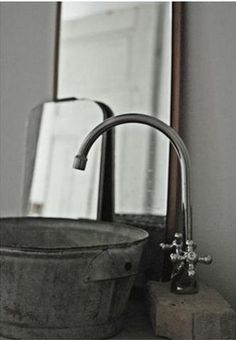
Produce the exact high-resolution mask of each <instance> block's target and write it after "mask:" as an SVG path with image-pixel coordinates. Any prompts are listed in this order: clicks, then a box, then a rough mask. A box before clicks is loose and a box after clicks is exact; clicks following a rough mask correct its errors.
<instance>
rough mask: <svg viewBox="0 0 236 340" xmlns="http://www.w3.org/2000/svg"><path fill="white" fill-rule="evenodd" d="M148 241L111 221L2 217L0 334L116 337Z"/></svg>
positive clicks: (138, 232)
mask: <svg viewBox="0 0 236 340" xmlns="http://www.w3.org/2000/svg"><path fill="white" fill-rule="evenodd" d="M147 237H148V234H147V233H146V232H145V231H143V230H141V229H138V228H134V227H131V226H126V225H122V224H115V223H114V224H113V223H103V222H96V221H90V220H70V219H54V218H53V219H52V218H27V217H26V218H23V217H22V218H2V219H0V265H1V267H0V274H1V275H0V287H1V289H0V308H1V309H0V336H2V337H3V339H4V338H10V339H31V340H32V339H79V338H83V339H85V338H89V339H92V338H106V337H110V336H112V335H114V334H116V333H117V332H119V330H120V329H121V327H122V321H123V318H124V313H125V307H126V304H127V301H128V297H129V294H130V290H131V287H132V285H133V282H134V279H135V274H136V273H137V272H138V265H139V260H140V257H141V254H142V250H143V246H144V244H145V241H146V239H147Z"/></svg>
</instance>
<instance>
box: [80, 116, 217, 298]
mask: <svg viewBox="0 0 236 340" xmlns="http://www.w3.org/2000/svg"><path fill="white" fill-rule="evenodd" d="M126 123H139V124H144V125H148V126H151V127H153V128H155V129H157V130H159V131H161V132H162V133H163V134H164V135H166V137H167V138H168V139H169V140H170V142H171V144H172V145H173V147H174V149H175V151H176V153H177V155H178V158H179V161H180V171H181V199H182V209H183V224H184V225H183V235H182V234H179V233H177V234H175V239H174V241H173V242H172V244H161V245H160V246H161V247H162V249H164V250H170V251H171V254H170V259H171V261H172V263H173V264H174V269H173V272H172V276H171V290H172V291H173V292H175V293H183V294H193V293H196V292H197V291H198V288H197V281H196V269H195V268H196V264H197V263H198V262H201V263H206V264H209V263H211V262H212V258H211V256H207V257H200V256H199V255H198V254H197V253H196V252H195V249H196V245H195V244H194V242H193V240H192V216H191V200H190V177H191V175H190V173H191V169H190V158H189V154H188V150H187V148H186V146H185V144H184V142H183V140H182V139H181V138H180V136H179V135H178V133H177V132H176V131H175V130H174V129H172V128H171V127H170V126H168V125H167V124H165V123H164V122H162V121H161V120H159V119H157V118H155V117H153V116H150V115H145V114H137V113H128V114H122V115H119V116H115V117H111V118H108V119H106V120H105V121H103V122H102V123H101V124H99V125H97V126H96V127H95V128H94V129H93V130H92V131H91V132H90V133H89V134H88V135H87V137H86V138H85V139H84V141H83V143H82V145H81V146H80V149H79V152H78V154H77V155H76V156H75V160H74V165H73V167H74V168H76V169H80V170H84V169H85V167H86V162H87V155H88V152H89V150H90V148H91V147H92V145H93V143H94V142H95V141H96V140H97V138H98V137H99V136H101V135H102V134H103V133H104V132H107V131H108V130H110V129H111V128H113V127H114V126H117V125H121V124H126Z"/></svg>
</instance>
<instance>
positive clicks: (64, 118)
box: [27, 2, 173, 221]
mask: <svg viewBox="0 0 236 340" xmlns="http://www.w3.org/2000/svg"><path fill="white" fill-rule="evenodd" d="M58 45H59V48H58V65H57V85H56V92H57V95H56V97H57V98H56V99H57V100H56V101H54V102H52V103H46V104H44V105H42V106H41V109H40V110H41V113H40V117H41V118H40V120H38V121H40V129H39V133H38V136H37V142H35V145H36V152H35V155H34V157H33V158H34V167H33V170H32V174H31V176H28V177H30V178H31V179H32V180H31V182H30V183H29V184H28V197H27V201H28V214H30V215H39V216H57V217H71V218H80V217H82V218H84V217H85V218H96V217H97V206H98V197H99V190H100V189H99V188H100V187H99V178H100V171H101V164H100V162H101V153H102V148H101V144H100V145H99V144H96V146H94V147H93V155H92V156H90V157H91V158H92V161H90V162H89V169H87V171H86V172H85V173H80V172H77V171H75V170H73V169H72V161H73V157H74V155H75V154H76V152H77V149H78V146H79V144H80V141H82V139H83V138H84V137H85V136H86V134H87V133H88V131H89V130H91V129H92V128H93V127H95V125H97V123H99V122H101V121H102V120H103V119H104V117H103V116H102V114H101V110H100V108H99V107H97V106H96V105H95V103H94V102H93V101H91V100H82V99H84V98H92V99H93V100H95V101H99V102H103V103H106V104H107V105H108V107H110V108H111V109H112V111H113V113H114V115H117V114H121V113H128V112H129V113H130V112H135V113H146V114H150V115H154V116H155V117H157V118H159V119H161V120H163V121H164V122H166V123H167V124H170V123H171V121H172V118H173V117H172V116H171V113H173V107H172V106H173V105H172V102H173V98H172V96H173V91H172V87H173V5H172V4H171V3H168V2H162V3H158V2H153V3H145V2H125V3H120V2H110V3H105V2H97V3H91V2H64V3H62V4H61V6H60V25H59V44H58ZM71 97H74V99H68V98H71ZM65 98H67V99H65ZM75 98H77V100H75ZM31 130H32V129H31ZM113 152H114V158H115V168H114V173H115V177H114V178H115V180H114V184H115V189H114V202H115V203H114V213H115V216H116V217H117V219H119V218H122V216H126V218H127V219H129V217H130V216H132V217H134V216H135V218H136V219H138V218H139V217H140V218H141V219H144V220H145V219H146V220H149V221H150V220H151V219H152V218H154V219H155V217H158V218H159V217H160V218H162V219H163V221H165V219H166V216H167V203H168V197H169V195H170V185H169V180H168V179H169V171H170V168H169V164H170V159H169V143H168V141H167V140H166V139H165V137H163V136H162V135H161V134H158V133H156V132H155V131H153V130H152V129H151V128H148V127H146V126H140V125H135V124H129V125H126V126H120V127H117V128H116V129H115V147H114V150H113ZM172 195H173V192H172Z"/></svg>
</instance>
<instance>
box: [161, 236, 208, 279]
mask: <svg viewBox="0 0 236 340" xmlns="http://www.w3.org/2000/svg"><path fill="white" fill-rule="evenodd" d="M185 245H186V249H184V247H183V236H182V234H179V233H176V234H175V238H174V240H173V242H172V243H171V244H164V243H161V244H160V246H161V248H162V249H163V250H167V249H173V250H174V252H173V253H171V254H170V259H171V261H172V262H173V263H175V264H177V265H178V267H182V266H183V265H185V266H186V269H187V272H188V275H189V276H190V277H193V276H195V274H196V269H195V268H196V264H197V263H198V262H199V263H205V264H210V263H211V262H212V257H211V256H210V255H208V256H204V257H202V256H199V255H198V254H197V252H196V251H195V249H196V244H195V243H194V242H193V241H192V240H186V242H185Z"/></svg>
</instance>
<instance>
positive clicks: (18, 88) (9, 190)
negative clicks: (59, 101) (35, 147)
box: [0, 2, 56, 216]
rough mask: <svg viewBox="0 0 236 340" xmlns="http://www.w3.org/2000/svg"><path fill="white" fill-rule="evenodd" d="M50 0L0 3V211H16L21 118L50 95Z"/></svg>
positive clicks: (52, 29) (18, 208) (53, 8)
mask: <svg viewBox="0 0 236 340" xmlns="http://www.w3.org/2000/svg"><path fill="white" fill-rule="evenodd" d="M55 20H56V3H37V2H35V3H32V2H28V3H22V2H18V3H1V4H0V214H1V215H2V216H3V215H4V216H6V215H19V214H20V212H21V206H22V201H21V195H22V187H23V165H24V142H25V123H26V120H27V116H28V114H29V112H30V110H31V109H32V108H33V107H34V106H36V105H38V104H39V103H41V102H43V101H46V100H50V99H52V94H53V67H54V65H53V64H54V46H55V45H54V44H55V43H54V39H55V22H56V21H55Z"/></svg>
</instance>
